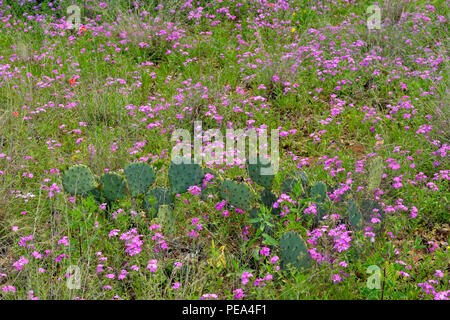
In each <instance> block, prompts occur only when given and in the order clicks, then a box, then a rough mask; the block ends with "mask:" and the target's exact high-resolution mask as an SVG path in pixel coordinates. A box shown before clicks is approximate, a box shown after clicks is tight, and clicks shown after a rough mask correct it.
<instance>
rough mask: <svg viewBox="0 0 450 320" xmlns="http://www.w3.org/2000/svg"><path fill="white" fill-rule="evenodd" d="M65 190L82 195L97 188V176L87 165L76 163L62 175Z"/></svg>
mask: <svg viewBox="0 0 450 320" xmlns="http://www.w3.org/2000/svg"><path fill="white" fill-rule="evenodd" d="M62 185H63V188H64V191H66V192H67V193H70V194H71V195H73V196H74V195H76V194H78V195H82V194H85V193H86V192H88V191H91V190H92V189H95V187H96V185H97V184H96V182H95V177H94V175H93V174H92V172H91V170H90V169H89V168H88V167H86V166H85V165H81V164H80V165H75V166H72V167H70V168H69V169H67V170H66V171H65V172H64V174H63V176H62Z"/></svg>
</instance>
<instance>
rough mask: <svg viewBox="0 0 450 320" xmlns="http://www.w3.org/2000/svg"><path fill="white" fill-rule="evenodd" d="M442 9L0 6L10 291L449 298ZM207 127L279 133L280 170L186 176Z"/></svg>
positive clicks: (4, 238) (339, 2)
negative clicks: (81, 184) (179, 157)
mask: <svg viewBox="0 0 450 320" xmlns="http://www.w3.org/2000/svg"><path fill="white" fill-rule="evenodd" d="M71 4H75V5H77V6H78V9H79V10H78V11H77V10H75V11H70V12H69V13H68V11H67V7H68V6H69V5H71ZM376 4H377V5H378V6H379V9H380V11H379V12H380V16H381V21H380V28H379V29H377V28H375V29H372V28H371V29H369V28H368V21H369V20H370V21H372V20H371V19H372V18H374V16H373V17H371V16H372V15H374V14H375V15H376V11H369V12H368V8H369V7H370V6H371V5H376ZM448 8H449V2H448V1H444V0H428V1H425V0H423V1H422V0H415V1H414V0H412V1H387V0H386V1H383V0H381V1H379V2H378V3H376V2H374V1H365V0H361V1H359V0H358V1H356V0H353V1H352V0H322V1H318V0H313V1H302V0H290V1H288V0H279V1H275V0H273V1H266V0H222V1H218V0H213V1H195V0H165V1H141V0H137V1H125V0H122V1H120V0H110V1H107V0H104V1H73V2H69V1H48V0H44V1H36V0H32V1H23V0H18V1H13V0H10V1H5V0H0V289H1V290H0V299H5V300H10V299H11V300H16V299H42V300H47V299H195V300H198V299H244V300H246V299H270V300H272V299H273V300H278V299H294V300H303V299H313V300H317V299H363V300H366V299H384V300H392V299H436V300H438V299H449V298H450V290H449V287H450V285H449V284H450V278H449V271H450V263H449V248H450V247H449V237H450V225H449V224H450V219H449V218H450V216H449V212H450V210H449V209H450V208H449V203H448V200H449V188H448V185H449V182H448V181H449V150H450V145H449V138H450V131H449V127H450V126H449V99H448V93H449V89H448V86H447V84H448V73H447V72H448V19H447V17H448V15H449V10H448ZM77 12H79V16H80V23H81V24H80V25H76V26H75V28H72V29H69V28H70V22H72V23H75V24H76V19H75V18H76V16H75V17H74V16H72V14H75V15H76V14H77ZM370 21H369V22H370ZM195 121H201V123H202V130H203V133H202V135H203V136H204V137H205V136H208V135H209V133H208V132H206V133H205V131H206V130H208V129H219V130H220V132H221V133H222V134H223V135H224V136H225V134H226V130H227V129H256V130H257V131H258V132H271V131H270V130H272V129H278V130H279V136H280V138H279V160H280V165H279V170H278V172H277V173H276V174H275V176H274V177H273V181H270V186H265V185H264V183H263V185H264V186H261V183H258V182H257V181H253V180H256V178H254V177H252V178H250V176H249V170H248V166H246V164H245V162H242V161H239V159H237V158H236V161H234V162H233V163H232V164H230V163H225V161H223V162H221V161H209V162H204V163H203V164H202V169H203V175H202V176H201V181H200V180H198V181H196V183H193V184H192V185H193V186H191V187H189V189H188V190H186V189H187V188H184V190H183V191H184V192H181V191H176V190H175V191H174V185H175V183H178V182H179V181H180V179H182V178H183V177H184V176H185V173H186V175H188V171H187V170H184V169H183V168H182V169H183V170H180V172H177V174H174V175H173V174H172V175H171V173H170V172H171V171H170V170H169V168H170V167H171V160H173V159H172V148H173V147H174V146H175V145H176V142H175V141H174V140H173V139H172V133H173V132H174V130H176V129H185V130H187V132H190V133H192V134H193V133H194V129H195V124H194V122H195ZM241 138H242V137H241ZM212 140H214V139H212V138H211V139H209V141H208V139H205V141H204V142H203V143H202V146H203V147H202V152H205V153H208V152H209V153H210V152H211V150H216V149H214V148H215V147H216V146H217V145H216V144H214V143H213V142H212ZM269 140H270V139H269ZM269 142H270V141H269ZM270 144H271V145H272V142H270ZM217 150H218V149H217ZM217 154H219V151H217ZM221 155H222V154H221ZM136 161H140V162H145V163H147V164H149V165H150V166H151V167H152V168H153V170H154V172H155V173H156V175H155V181H154V183H153V184H152V185H151V186H149V185H150V183H149V185H145V186H144V189H145V191H144V192H139V193H136V194H134V193H133V192H131V182H129V181H130V180H129V179H127V180H123V177H124V176H125V173H124V169H125V168H126V167H127V165H129V164H130V163H132V162H136ZM80 164H82V165H85V166H86V167H88V168H89V170H90V171H91V172H92V173H93V175H94V176H95V177H96V182H95V183H96V188H95V189H92V188H91V189H92V190H90V191H89V192H86V193H84V194H82V195H79V194H71V193H70V192H68V190H67V189H68V188H67V187H66V186H63V177H64V174H65V173H67V172H70V171H69V170H70V168H72V169H73V168H80V167H74V166H76V165H80ZM172 165H173V164H172ZM84 168H85V167H84ZM110 172H114V173H117V174H118V176H117V175H114V177H115V178H114V179H118V181H120V183H125V184H124V185H123V186H117V188H116V187H114V189H113V191H112V193H113V194H114V196H113V197H112V198H111V197H110V196H108V194H107V190H106V186H107V183H106V180H105V179H106V178H105V179H103V178H101V177H102V175H103V176H104V175H105V173H110ZM172 173H173V172H172ZM106 176H108V174H106ZM111 176H112V175H110V174H109V177H111ZM227 179H230V180H232V181H234V182H230V181H229V180H227ZM286 180H287V181H286ZM224 181H227V183H230V186H233V188H234V187H235V188H236V189H235V190H238V191H237V192H233V193H232V194H231V195H229V196H227V195H224V193H223V192H222V191H223V188H222V187H223V184H224ZM120 183H118V184H120ZM127 183H128V184H127ZM189 185H190V184H189V183H188V184H187V186H189ZM195 185H197V186H195ZM155 187H159V188H160V189H158V190H163V189H161V188H162V187H165V188H168V195H169V194H170V196H171V197H172V196H173V201H168V202H167V203H162V202H161V201H159V202H157V203H158V204H161V206H159V208H160V210H153V209H152V208H154V207H155V202H152V201H154V200H155V199H154V198H152V197H151V196H149V193H151V192H152V190H155V189H154V188H155ZM120 188H122V189H120ZM119 189H120V190H121V191H120V192H119V191H117V190H119ZM123 190H124V191H123ZM164 190H165V189H164ZM227 190H228V189H227ZM233 190H234V189H233ZM318 190H319V191H318ZM122 191H123V192H122ZM325 191H326V193H324V192H325ZM208 195H209V196H208ZM116 196H117V198H119V199H117V200H116V199H115V198H114V197H116ZM236 196H238V199H239V201H237V200H236V199H235V198H234V197H236ZM149 199H150V200H149ZM156 200H158V199H156ZM159 200H160V199H159ZM241 203H244V204H242V205H241ZM163 204H166V205H165V206H162V205H163ZM161 209H164V210H161ZM163 214H165V215H163ZM293 234H296V236H299V238H298V239H299V240H298V241H297V242H295V243H300V244H303V245H304V246H305V247H303V248H302V249H301V250H300V249H299V250H300V251H295V250H294V251H295V252H294V253H295V254H296V256H294V258H292V257H291V256H290V255H289V254H288V253H287V252H288V251H287V250H286V249H285V247H286V243H288V244H289V245H290V244H291V242H289V241H288V242H286V241H285V240H286V238H287V235H293ZM302 239H303V240H302ZM283 241H285V242H283ZM292 243H293V242H292ZM299 252H301V254H300V255H299ZM289 261H291V262H292V263H290V264H289V263H288V262H289ZM300 265H301V266H304V267H303V268H300V267H299V266H300Z"/></svg>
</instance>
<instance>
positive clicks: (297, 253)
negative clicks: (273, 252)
mask: <svg viewBox="0 0 450 320" xmlns="http://www.w3.org/2000/svg"><path fill="white" fill-rule="evenodd" d="M280 251H281V266H282V268H283V269H287V267H288V265H291V266H292V267H295V268H297V269H298V270H300V271H302V270H305V269H308V268H309V267H310V266H311V255H310V254H309V252H308V248H307V246H306V244H305V241H303V239H302V238H301V237H300V235H299V234H298V233H297V232H295V231H288V232H286V233H284V234H283V235H282V236H281V239H280Z"/></svg>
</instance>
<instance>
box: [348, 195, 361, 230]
mask: <svg viewBox="0 0 450 320" xmlns="http://www.w3.org/2000/svg"><path fill="white" fill-rule="evenodd" d="M347 211H348V218H349V221H350V225H351V226H352V227H353V228H355V229H360V228H361V227H362V225H363V219H362V216H361V212H360V211H359V209H358V206H357V205H356V203H355V202H354V201H353V200H351V199H350V200H349V201H348V203H347Z"/></svg>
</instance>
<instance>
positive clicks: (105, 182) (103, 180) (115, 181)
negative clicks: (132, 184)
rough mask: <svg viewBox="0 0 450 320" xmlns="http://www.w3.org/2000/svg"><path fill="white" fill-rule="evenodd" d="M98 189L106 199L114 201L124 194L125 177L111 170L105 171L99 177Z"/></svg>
mask: <svg viewBox="0 0 450 320" xmlns="http://www.w3.org/2000/svg"><path fill="white" fill-rule="evenodd" d="M99 182H100V191H101V193H102V195H103V196H104V197H105V199H106V200H108V201H116V200H119V199H122V198H123V197H124V196H125V189H126V187H127V183H126V182H125V179H124V178H123V177H122V176H120V175H118V174H117V173H113V172H105V173H104V174H103V175H102V176H101V177H100V181H99Z"/></svg>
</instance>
